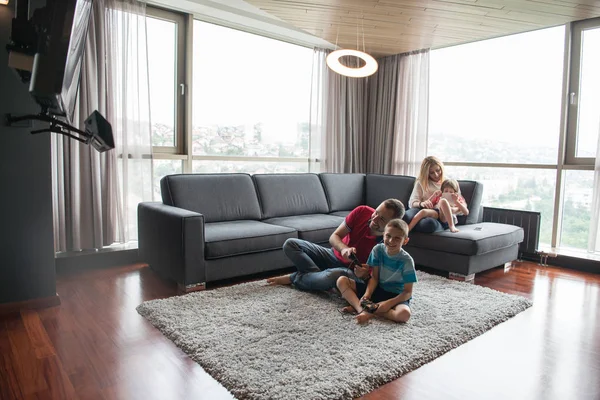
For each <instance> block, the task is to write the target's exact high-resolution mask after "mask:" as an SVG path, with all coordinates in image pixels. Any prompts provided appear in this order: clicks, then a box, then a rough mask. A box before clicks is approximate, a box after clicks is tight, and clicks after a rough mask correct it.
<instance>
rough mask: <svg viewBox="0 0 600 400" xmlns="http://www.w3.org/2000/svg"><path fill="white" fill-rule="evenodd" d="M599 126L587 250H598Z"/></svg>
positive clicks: (599, 240) (599, 207)
mask: <svg viewBox="0 0 600 400" xmlns="http://www.w3.org/2000/svg"><path fill="white" fill-rule="evenodd" d="M599 219H600V126H598V144H597V145H596V163H595V167H594V189H593V192H592V210H591V213H590V233H589V236H588V251H589V252H600V222H599V221H598V220H599Z"/></svg>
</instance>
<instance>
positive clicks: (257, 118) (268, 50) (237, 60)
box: [192, 21, 312, 172]
mask: <svg viewBox="0 0 600 400" xmlns="http://www.w3.org/2000/svg"><path fill="white" fill-rule="evenodd" d="M193 48H194V51H193V54H194V57H193V60H194V70H193V71H194V73H193V82H194V89H193V116H192V154H193V155H194V160H197V161H194V168H193V169H194V171H198V172H200V171H202V172H217V171H232V172H233V171H236V172H237V171H242V172H255V171H269V172H271V171H272V172H275V171H280V172H283V171H289V172H302V171H307V170H308V156H309V124H308V121H309V111H310V88H311V72H312V70H311V67H312V50H311V49H308V48H305V47H301V46H296V45H293V44H289V43H285V42H281V41H278V40H273V39H269V38H265V37H261V36H257V35H253V34H250V33H246V32H241V31H237V30H234V29H229V28H225V27H222V26H218V25H213V24H209V23H206V22H202V21H194V46H193ZM211 156H219V158H218V161H217V162H211V163H209V162H201V160H205V161H207V160H211V159H214V158H212V157H211ZM252 158H261V160H260V161H259V162H255V161H254V160H252ZM269 158H271V162H269V160H268V159H269ZM280 163H282V164H281V165H279V164H280Z"/></svg>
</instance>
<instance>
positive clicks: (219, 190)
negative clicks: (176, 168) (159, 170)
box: [160, 174, 261, 222]
mask: <svg viewBox="0 0 600 400" xmlns="http://www.w3.org/2000/svg"><path fill="white" fill-rule="evenodd" d="M160 191H161V194H162V199H163V203H164V204H166V205H169V206H174V207H179V208H184V209H186V210H190V211H195V212H197V213H200V214H203V215H204V220H205V221H206V222H215V221H235V220H243V219H256V220H259V219H260V217H261V214H260V206H259V204H258V196H257V195H256V189H255V188H254V183H253V182H252V178H250V175H248V174H178V175H167V176H165V177H164V178H162V179H161V180H160Z"/></svg>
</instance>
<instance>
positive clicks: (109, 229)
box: [53, 0, 152, 251]
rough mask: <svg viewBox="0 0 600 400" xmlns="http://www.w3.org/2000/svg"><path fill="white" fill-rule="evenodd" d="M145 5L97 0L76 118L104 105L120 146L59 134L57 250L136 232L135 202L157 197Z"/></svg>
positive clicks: (122, 238) (125, 237)
mask: <svg viewBox="0 0 600 400" xmlns="http://www.w3.org/2000/svg"><path fill="white" fill-rule="evenodd" d="M145 13H146V7H145V4H144V3H141V2H138V1H135V0H122V1H120V0H96V1H95V2H94V3H93V13H92V19H91V22H90V29H89V32H88V38H87V42H86V51H85V57H84V62H83V65H82V76H81V84H80V90H79V99H78V104H77V105H76V116H75V119H74V125H75V126H79V127H81V126H82V125H83V121H84V119H85V118H87V116H88V115H89V114H91V112H92V111H94V110H98V111H99V112H100V113H101V114H102V115H104V116H105V117H106V119H107V120H108V121H109V122H110V123H111V125H112V129H113V135H114V138H115V149H114V150H111V151H108V152H105V153H102V154H100V153H97V152H96V151H95V150H94V149H93V148H92V147H89V146H85V145H82V144H80V143H79V142H75V141H72V140H69V139H67V138H64V137H62V136H56V137H54V138H53V166H54V170H53V178H54V182H53V191H54V229H55V249H56V251H72V250H81V249H97V248H101V247H103V246H107V245H110V244H113V243H115V242H127V241H129V240H134V239H136V238H137V217H136V209H137V204H138V203H139V202H140V201H146V200H151V199H152V159H151V154H152V142H151V130H150V104H149V88H148V72H147V71H148V61H147V54H146V18H145Z"/></svg>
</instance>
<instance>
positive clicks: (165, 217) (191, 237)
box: [138, 202, 206, 291]
mask: <svg viewBox="0 0 600 400" xmlns="http://www.w3.org/2000/svg"><path fill="white" fill-rule="evenodd" d="M138 251H139V255H140V259H141V260H142V261H143V262H146V263H148V264H149V265H150V268H152V269H153V270H154V271H156V272H157V273H158V274H159V275H161V276H162V277H164V278H167V279H171V280H173V281H175V282H177V284H178V285H179V286H180V287H181V288H182V289H183V290H185V291H190V290H194V289H196V288H201V287H199V286H204V284H205V282H206V267H205V260H204V215H202V214H200V213H197V212H194V211H189V210H185V209H183V208H178V207H172V206H167V205H164V204H162V203H159V202H142V203H140V204H139V205H138Z"/></svg>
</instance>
